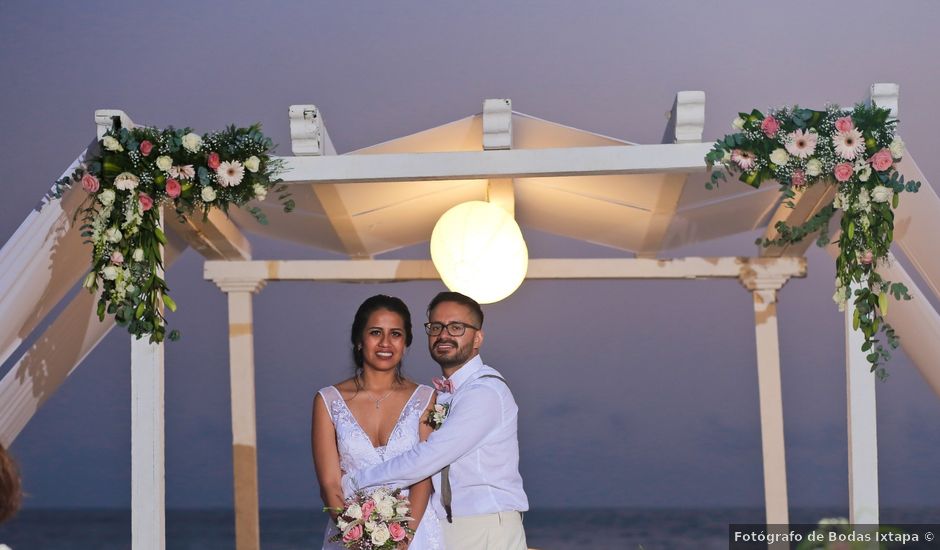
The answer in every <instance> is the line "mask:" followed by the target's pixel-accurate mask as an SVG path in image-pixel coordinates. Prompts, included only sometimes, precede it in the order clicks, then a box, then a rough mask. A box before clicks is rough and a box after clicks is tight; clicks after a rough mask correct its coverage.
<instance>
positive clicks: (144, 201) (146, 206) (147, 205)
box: [137, 193, 153, 212]
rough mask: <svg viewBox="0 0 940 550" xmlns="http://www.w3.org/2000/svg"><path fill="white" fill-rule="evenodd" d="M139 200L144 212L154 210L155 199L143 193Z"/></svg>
mask: <svg viewBox="0 0 940 550" xmlns="http://www.w3.org/2000/svg"><path fill="white" fill-rule="evenodd" d="M137 200H138V201H140V209H141V210H143V211H144V212H146V211H147V210H150V209H151V208H153V199H152V198H150V195H148V194H147V193H141V194H140V196H139V197H137Z"/></svg>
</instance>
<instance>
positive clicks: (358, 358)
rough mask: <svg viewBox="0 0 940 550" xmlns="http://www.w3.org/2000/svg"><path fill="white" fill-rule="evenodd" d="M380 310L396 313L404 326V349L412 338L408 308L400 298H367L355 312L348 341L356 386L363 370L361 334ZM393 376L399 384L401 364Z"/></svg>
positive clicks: (377, 296)
mask: <svg viewBox="0 0 940 550" xmlns="http://www.w3.org/2000/svg"><path fill="white" fill-rule="evenodd" d="M380 309H384V310H387V311H391V312H392V313H397V314H398V316H399V317H401V320H402V323H403V324H404V325H405V347H406V348H407V347H409V346H411V340H412V339H413V337H414V334H412V332H411V312H410V311H408V306H406V305H405V302H402V301H401V299H400V298H396V297H394V296H387V295H385V294H376V295H375V296H372V297H371V298H367V299H366V301H365V302H362V305H360V306H359V309H358V310H357V311H356V317H355V318H353V324H352V330H351V331H350V333H349V341H350V342H352V356H353V363H355V365H356V383H357V384H358V383H359V376H360V375H361V374H362V369H363V356H362V333H363V331H365V329H366V323H368V322H369V317H370V316H371V315H372V314H373V313H375V312H376V311H379V310H380ZM395 375H396V378H397V380H398V381H399V382H401V381H402V376H401V363H398V366H397V367H395Z"/></svg>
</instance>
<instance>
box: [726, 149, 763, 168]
mask: <svg viewBox="0 0 940 550" xmlns="http://www.w3.org/2000/svg"><path fill="white" fill-rule="evenodd" d="M731 161H732V162H734V163H735V164H737V165H738V166H739V167H740V168H741V170H750V169H751V168H754V164H755V163H756V161H757V156H756V155H754V153H752V152H750V151H742V150H741V149H735V150H734V151H731Z"/></svg>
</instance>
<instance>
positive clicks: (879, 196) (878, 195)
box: [871, 185, 894, 202]
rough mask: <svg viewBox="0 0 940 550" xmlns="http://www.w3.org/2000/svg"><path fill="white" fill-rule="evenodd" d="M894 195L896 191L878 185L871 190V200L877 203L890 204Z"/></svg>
mask: <svg viewBox="0 0 940 550" xmlns="http://www.w3.org/2000/svg"><path fill="white" fill-rule="evenodd" d="M892 195H894V190H893V189H891V188H888V187H885V186H884V185H878V186H876V187H875V188H874V189H872V190H871V200H873V201H875V202H888V201H889V200H891V196H892Z"/></svg>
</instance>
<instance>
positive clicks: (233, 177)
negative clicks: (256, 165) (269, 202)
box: [215, 160, 245, 187]
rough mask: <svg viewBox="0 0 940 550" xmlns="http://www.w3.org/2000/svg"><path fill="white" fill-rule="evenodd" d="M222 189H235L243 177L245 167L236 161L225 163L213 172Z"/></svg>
mask: <svg viewBox="0 0 940 550" xmlns="http://www.w3.org/2000/svg"><path fill="white" fill-rule="evenodd" d="M215 175H216V177H217V178H218V179H219V185H221V186H222V187H235V186H236V185H238V184H239V183H241V182H242V179H243V178H244V177H245V167H244V166H242V163H240V162H238V161H237V160H233V161H231V162H229V161H225V162H223V163H222V164H220V165H219V167H218V168H217V169H216V171H215Z"/></svg>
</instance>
